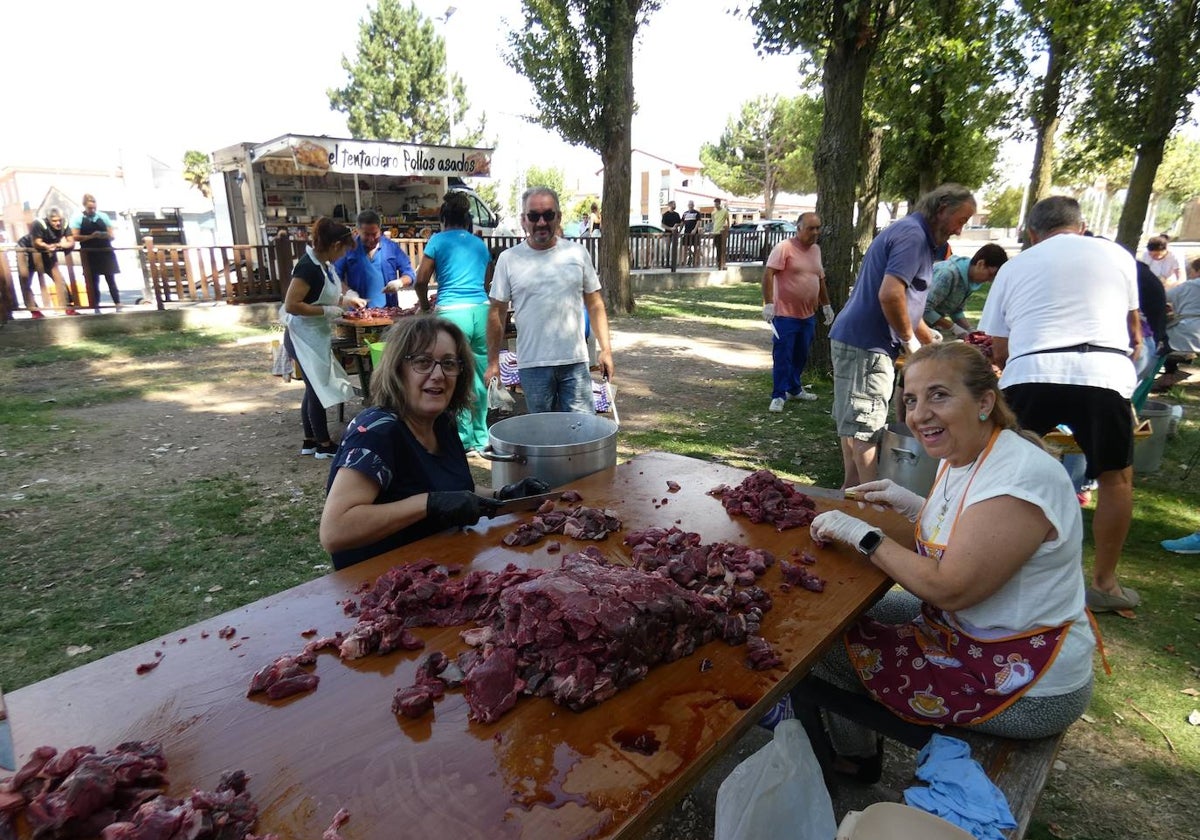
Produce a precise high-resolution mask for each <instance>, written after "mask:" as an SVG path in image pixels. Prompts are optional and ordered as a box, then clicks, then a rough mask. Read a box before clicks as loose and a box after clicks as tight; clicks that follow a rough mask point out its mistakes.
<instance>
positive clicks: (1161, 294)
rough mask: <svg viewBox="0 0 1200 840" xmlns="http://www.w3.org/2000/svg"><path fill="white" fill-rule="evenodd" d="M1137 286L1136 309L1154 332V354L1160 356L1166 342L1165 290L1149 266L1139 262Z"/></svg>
mask: <svg viewBox="0 0 1200 840" xmlns="http://www.w3.org/2000/svg"><path fill="white" fill-rule="evenodd" d="M1137 284H1138V309H1140V310H1142V314H1143V315H1145V316H1146V323H1147V324H1149V325H1150V329H1152V330H1153V331H1154V343H1155V344H1156V345H1157V346H1156V347H1155V353H1156V355H1159V356H1161V355H1162V349H1163V348H1164V347H1165V346H1166V341H1167V290H1166V289H1164V288H1163V284H1162V281H1161V280H1159V279H1158V276H1157V275H1155V273H1154V272H1153V271H1151V270H1150V266H1148V265H1146V264H1145V263H1144V262H1142V261H1141V260H1138V264H1137ZM1148 349H1149V347H1148V346H1147V350H1148Z"/></svg>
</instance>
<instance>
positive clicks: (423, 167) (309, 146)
mask: <svg viewBox="0 0 1200 840" xmlns="http://www.w3.org/2000/svg"><path fill="white" fill-rule="evenodd" d="M492 151H493V150H492V149H475V148H463V147H455V146H427V145H421V144H415V143H387V142H383V141H379V140H347V139H342V138H337V137H301V136H298V135H294V134H289V135H285V136H283V137H278V138H276V139H274V140H270V141H268V142H266V143H262V144H260V145H258V146H255V147H254V148H253V149H252V150H251V152H250V159H251V160H252V161H254V162H262V163H263V164H265V165H268V164H270V163H272V162H275V163H282V162H285V161H287V162H290V163H291V164H292V166H293V167H294V168H295V171H296V172H299V173H301V174H306V175H307V174H313V175H316V174H324V173H326V172H344V173H348V174H356V175H404V176H449V175H455V176H458V177H471V178H481V177H488V176H490V175H491V167H492Z"/></svg>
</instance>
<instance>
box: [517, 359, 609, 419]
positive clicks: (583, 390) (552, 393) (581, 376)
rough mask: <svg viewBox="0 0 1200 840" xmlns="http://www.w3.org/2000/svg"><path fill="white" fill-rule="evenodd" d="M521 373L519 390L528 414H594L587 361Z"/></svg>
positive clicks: (533, 368)
mask: <svg viewBox="0 0 1200 840" xmlns="http://www.w3.org/2000/svg"><path fill="white" fill-rule="evenodd" d="M520 374H521V390H522V391H523V392H524V394H525V405H526V406H527V407H528V408H529V413H530V414H541V413H543V412H546V411H572V412H575V413H576V414H595V413H596V404H595V403H594V402H593V401H592V375H591V373H589V372H588V366H587V363H586V362H578V363H576V364H573V365H548V366H545V367H523V368H520Z"/></svg>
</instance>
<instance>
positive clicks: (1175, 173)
mask: <svg viewBox="0 0 1200 840" xmlns="http://www.w3.org/2000/svg"><path fill="white" fill-rule="evenodd" d="M1154 192H1155V193H1156V194H1157V195H1160V196H1162V197H1163V198H1166V199H1170V200H1171V201H1173V202H1174V203H1175V204H1178V205H1183V204H1186V203H1187V202H1189V201H1191V200H1192V199H1193V198H1200V136H1196V135H1194V134H1193V135H1191V136H1185V135H1182V134H1175V135H1174V136H1172V137H1171V139H1170V140H1168V141H1167V147H1166V150H1165V152H1164V154H1163V162H1162V164H1161V165H1160V166H1159V167H1158V172H1157V173H1156V174H1155V177H1154Z"/></svg>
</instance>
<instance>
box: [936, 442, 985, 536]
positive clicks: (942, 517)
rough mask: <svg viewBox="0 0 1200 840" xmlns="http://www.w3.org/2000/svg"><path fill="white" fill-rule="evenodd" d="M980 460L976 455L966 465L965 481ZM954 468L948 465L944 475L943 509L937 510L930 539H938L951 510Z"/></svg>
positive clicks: (968, 478)
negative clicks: (952, 473) (952, 472)
mask: <svg viewBox="0 0 1200 840" xmlns="http://www.w3.org/2000/svg"><path fill="white" fill-rule="evenodd" d="M978 461H979V456H978V455H976V456H975V460H973V461H971V463H969V464H967V465H966V467H965V468H964V470H965V471H964V473H963V475H964V479H963V481H964V482H968V481H970V476H971V474H972V473H973V472H974V470H973V469H972V468H973V467H974V466H975V464H976V463H977V462H978ZM952 469H953V467H946V472H945V474H944V475H943V476H942V506H941V509H940V510H939V511H938V512H937V519H936V520H935V521H934V523H933V532H932V533H931V534H930V535H929V539H930V541H932V540H935V539H937V535H938V534H939V533H941V531H942V523H944V522H945V521H946V512H947V511H949V510H950V500H951V495H950V472H951V470H952ZM964 486H965V484H964Z"/></svg>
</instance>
